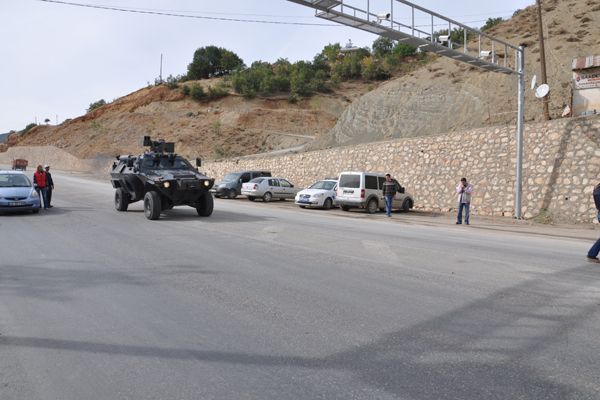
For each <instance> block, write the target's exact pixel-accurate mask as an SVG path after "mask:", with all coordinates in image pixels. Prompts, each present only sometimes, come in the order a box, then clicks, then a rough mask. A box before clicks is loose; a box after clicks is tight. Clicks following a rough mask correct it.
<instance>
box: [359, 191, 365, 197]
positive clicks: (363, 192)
mask: <svg viewBox="0 0 600 400" xmlns="http://www.w3.org/2000/svg"><path fill="white" fill-rule="evenodd" d="M360 198H361V199H364V198H365V189H360Z"/></svg>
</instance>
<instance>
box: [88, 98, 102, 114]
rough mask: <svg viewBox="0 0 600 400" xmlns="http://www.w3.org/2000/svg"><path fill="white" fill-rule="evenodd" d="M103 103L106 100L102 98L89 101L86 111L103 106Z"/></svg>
mask: <svg viewBox="0 0 600 400" xmlns="http://www.w3.org/2000/svg"><path fill="white" fill-rule="evenodd" d="M105 105H106V101H105V100H104V99H100V100H98V101H96V102H94V103H91V104H90V106H89V108H88V109H87V112H90V111H93V110H95V109H96V108H100V107H102V106H105Z"/></svg>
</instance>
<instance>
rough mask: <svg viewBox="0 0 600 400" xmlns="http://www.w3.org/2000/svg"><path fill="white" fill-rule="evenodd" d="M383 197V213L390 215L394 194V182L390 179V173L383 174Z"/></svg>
mask: <svg viewBox="0 0 600 400" xmlns="http://www.w3.org/2000/svg"><path fill="white" fill-rule="evenodd" d="M382 189H383V197H384V198H385V214H386V215H387V216H388V217H391V216H392V202H393V201H394V195H396V189H397V188H396V182H394V181H393V180H392V177H391V176H390V174H385V181H384V182H383V188H382Z"/></svg>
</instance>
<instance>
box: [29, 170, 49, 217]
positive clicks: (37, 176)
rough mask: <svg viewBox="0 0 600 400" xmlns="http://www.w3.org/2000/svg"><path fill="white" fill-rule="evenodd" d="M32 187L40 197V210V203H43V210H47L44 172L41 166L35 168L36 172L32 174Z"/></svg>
mask: <svg viewBox="0 0 600 400" xmlns="http://www.w3.org/2000/svg"><path fill="white" fill-rule="evenodd" d="M33 187H34V188H35V191H36V192H37V194H38V196H40V208H42V201H43V202H44V209H47V208H48V197H47V191H46V172H45V171H44V168H42V166H41V165H38V166H37V169H36V171H35V172H34V174H33Z"/></svg>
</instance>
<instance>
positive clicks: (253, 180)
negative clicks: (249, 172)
mask: <svg viewBox="0 0 600 400" xmlns="http://www.w3.org/2000/svg"><path fill="white" fill-rule="evenodd" d="M264 180H265V178H254V179H252V180H251V181H250V182H252V183H261V182H262V181H264Z"/></svg>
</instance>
